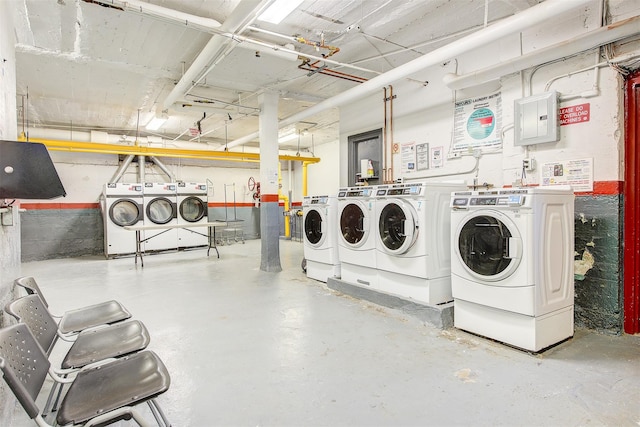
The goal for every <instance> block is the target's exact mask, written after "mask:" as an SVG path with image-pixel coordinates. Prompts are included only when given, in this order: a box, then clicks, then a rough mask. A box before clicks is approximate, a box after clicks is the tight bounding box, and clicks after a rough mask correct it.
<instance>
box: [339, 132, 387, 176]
mask: <svg viewBox="0 0 640 427" xmlns="http://www.w3.org/2000/svg"><path fill="white" fill-rule="evenodd" d="M347 141H348V145H349V162H348V164H349V170H348V172H349V179H348V183H349V185H350V186H354V185H360V184H363V183H364V182H365V181H366V183H367V184H370V185H377V184H382V180H381V178H380V177H381V176H382V171H381V170H380V167H381V165H382V129H376V130H372V131H369V132H365V133H361V134H358V135H352V136H350V137H349V138H348V140H347ZM363 159H369V160H371V163H372V166H373V176H372V177H369V176H362V174H361V164H360V162H361V160H363Z"/></svg>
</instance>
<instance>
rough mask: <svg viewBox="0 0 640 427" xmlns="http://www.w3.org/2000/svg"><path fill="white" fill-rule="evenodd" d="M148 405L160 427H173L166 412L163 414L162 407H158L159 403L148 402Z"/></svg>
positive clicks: (152, 400) (154, 401) (153, 400)
mask: <svg viewBox="0 0 640 427" xmlns="http://www.w3.org/2000/svg"><path fill="white" fill-rule="evenodd" d="M147 404H148V405H149V408H151V413H152V414H153V416H154V417H155V419H156V421H157V422H158V425H159V426H164V427H171V423H170V422H169V420H168V419H167V417H166V416H165V415H164V412H162V409H161V408H160V405H158V402H156V400H155V399H151V400H148V401H147Z"/></svg>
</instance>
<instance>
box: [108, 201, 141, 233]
mask: <svg viewBox="0 0 640 427" xmlns="http://www.w3.org/2000/svg"><path fill="white" fill-rule="evenodd" d="M141 213H142V212H141V209H140V205H138V204H137V203H136V202H134V201H133V200H129V199H119V200H116V201H115V202H113V204H112V205H111V207H110V208H109V218H111V221H112V222H113V223H114V224H116V225H119V226H120V227H125V226H128V225H135V224H136V223H137V222H138V221H139V220H140V217H141V215H140V214H141Z"/></svg>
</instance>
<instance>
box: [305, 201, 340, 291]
mask: <svg viewBox="0 0 640 427" xmlns="http://www.w3.org/2000/svg"><path fill="white" fill-rule="evenodd" d="M337 218H338V199H337V198H336V197H335V196H305V197H304V199H303V201H302V222H303V224H304V246H303V250H304V258H305V261H306V271H307V277H309V278H311V279H315V280H319V281H321V282H325V283H326V282H327V280H328V279H329V278H330V277H340V260H339V257H338V227H337V226H336V220H337Z"/></svg>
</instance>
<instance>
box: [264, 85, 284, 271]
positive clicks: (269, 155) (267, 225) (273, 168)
mask: <svg viewBox="0 0 640 427" xmlns="http://www.w3.org/2000/svg"><path fill="white" fill-rule="evenodd" d="M259 103H260V129H259V135H260V236H261V241H262V252H261V260H260V270H262V271H271V272H279V271H282V267H281V266H280V216H281V214H280V208H279V206H278V190H279V189H278V93H277V92H272V91H266V92H265V93H263V94H262V95H260V97H259Z"/></svg>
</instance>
